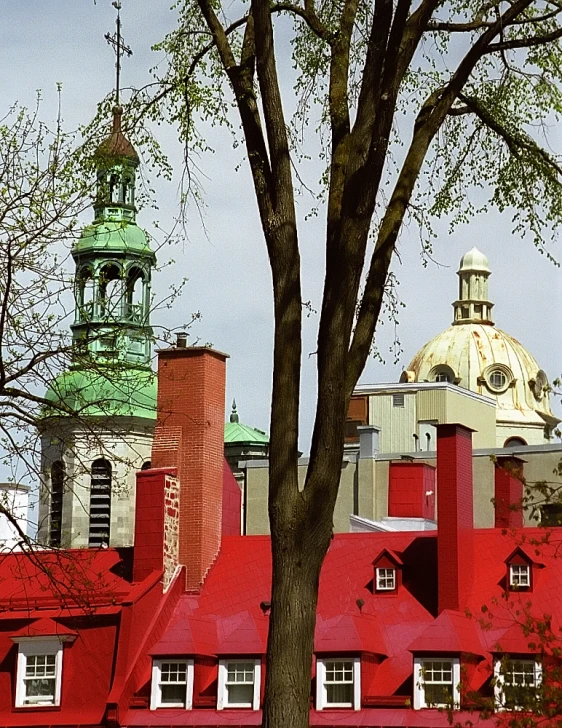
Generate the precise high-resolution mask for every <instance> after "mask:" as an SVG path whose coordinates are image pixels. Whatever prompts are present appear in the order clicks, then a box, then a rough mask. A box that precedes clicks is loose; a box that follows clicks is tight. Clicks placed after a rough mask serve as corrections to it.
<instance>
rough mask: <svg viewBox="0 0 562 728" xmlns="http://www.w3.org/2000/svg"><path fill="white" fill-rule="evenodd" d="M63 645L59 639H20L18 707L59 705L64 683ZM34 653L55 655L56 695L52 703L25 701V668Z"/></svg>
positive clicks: (17, 678) (16, 703)
mask: <svg viewBox="0 0 562 728" xmlns="http://www.w3.org/2000/svg"><path fill="white" fill-rule="evenodd" d="M62 646H63V643H62V641H61V640H59V639H50V640H49V639H39V638H32V639H29V640H21V641H18V659H17V668H16V669H17V676H16V700H15V707H16V708H32V709H33V708H42V707H45V706H55V707H57V706H59V705H60V697H61V684H62ZM34 655H54V656H55V695H54V700H53V702H52V703H42V702H37V703H26V702H25V679H24V678H25V670H26V666H27V658H28V657H32V656H34Z"/></svg>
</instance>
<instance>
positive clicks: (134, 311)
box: [125, 268, 145, 324]
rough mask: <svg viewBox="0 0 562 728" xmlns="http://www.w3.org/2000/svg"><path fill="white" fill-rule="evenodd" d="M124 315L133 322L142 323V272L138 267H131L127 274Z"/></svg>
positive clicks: (143, 313)
mask: <svg viewBox="0 0 562 728" xmlns="http://www.w3.org/2000/svg"><path fill="white" fill-rule="evenodd" d="M125 306H126V315H127V318H128V319H129V320H130V321H132V322H133V323H138V324H142V323H143V322H144V318H145V312H144V274H143V272H142V270H140V269H139V268H131V270H130V271H129V274H128V275H127V294H126V304H125Z"/></svg>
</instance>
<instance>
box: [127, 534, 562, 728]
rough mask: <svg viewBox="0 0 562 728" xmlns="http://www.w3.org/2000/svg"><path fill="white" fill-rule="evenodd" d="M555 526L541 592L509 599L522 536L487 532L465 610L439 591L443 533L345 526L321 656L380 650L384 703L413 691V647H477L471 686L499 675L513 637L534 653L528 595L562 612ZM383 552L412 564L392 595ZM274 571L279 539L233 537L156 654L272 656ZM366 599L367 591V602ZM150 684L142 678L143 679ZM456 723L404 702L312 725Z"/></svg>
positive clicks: (132, 718) (478, 544)
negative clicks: (377, 566)
mask: <svg viewBox="0 0 562 728" xmlns="http://www.w3.org/2000/svg"><path fill="white" fill-rule="evenodd" d="M559 531H560V536H558V535H557V534H558V532H559ZM553 533H554V537H553V538H551V543H547V544H538V545H536V546H535V545H532V546H529V545H528V546H527V549H531V548H532V549H533V550H538V551H539V552H540V558H539V557H538V556H537V555H536V554H535V561H537V562H540V563H541V564H544V565H545V566H544V568H542V569H541V570H540V572H541V573H540V574H539V576H538V577H537V578H535V580H534V590H533V593H532V594H529V593H516V592H511V593H510V597H509V599H508V600H506V599H505V598H503V597H502V595H504V588H505V574H506V564H505V560H506V559H507V558H508V556H509V555H510V554H511V553H512V552H513V551H514V549H515V548H516V546H517V545H518V544H519V543H520V541H521V536H520V535H517V534H512V533H508V534H506V533H505V532H504V531H502V530H501V529H487V530H476V531H475V532H474V537H475V538H474V544H475V575H474V582H473V591H472V595H471V597H470V599H469V600H468V602H467V604H466V612H463V613H460V612H452V611H449V610H444V611H443V612H442V613H441V614H439V615H438V614H437V609H436V606H437V605H436V599H435V594H434V592H435V586H436V578H435V576H436V571H437V560H436V548H435V546H436V534H435V532H420V533H350V534H336V535H335V536H334V538H333V540H332V543H331V545H330V549H329V552H328V555H327V557H326V560H325V563H324V567H323V570H322V575H321V583H320V592H319V605H318V617H317V624H316V633H315V646H314V649H315V653H316V654H319V655H321V654H324V655H327V654H332V655H337V654H361V655H362V654H372V655H375V656H377V658H376V659H377V660H380V664H377V665H376V669H375V670H374V674H372V675H367V672H365V678H364V680H365V681H366V682H367V683H368V685H363V689H364V691H366V692H367V693H368V696H369V700H372V702H373V703H374V704H376V702H377V700H378V701H379V702H380V703H381V704H383V703H384V700H392V698H393V697H395V696H399V695H403V694H405V693H406V692H407V691H408V689H410V690H411V688H407V687H406V688H405V687H404V686H405V685H407V684H408V682H407V681H408V680H410V683H411V679H412V674H413V657H414V653H415V654H426V653H429V654H431V653H433V654H467V655H469V656H470V657H471V659H473V661H474V669H473V672H472V673H471V676H470V679H469V684H470V686H471V688H473V689H479V688H480V687H482V685H484V683H486V681H487V680H488V679H489V678H490V676H491V674H492V660H493V657H492V654H493V653H494V652H496V651H497V648H498V645H501V643H502V641H505V647H504V650H505V651H508V650H513V649H514V648H517V650H516V651H517V652H518V653H525V652H529V647H528V643H529V640H530V639H532V636H531V637H529V638H527V637H526V636H525V635H524V634H523V632H522V631H521V628H520V626H519V625H518V624H517V616H516V615H517V611H518V609H519V607H520V605H521V604H525V603H527V602H529V601H530V602H531V603H536V604H537V605H538V607H537V609H536V610H535V609H534V608H531V612H532V613H533V614H534V615H535V616H536V617H538V618H540V617H541V616H542V615H543V613H544V612H550V613H551V614H552V615H553V623H554V624H558V623H559V622H560V619H561V618H562V599H561V598H560V593H561V592H560V587H561V586H562V560H560V559H558V558H557V557H556V550H557V547H558V546H559V543H558V542H559V541H560V538H561V537H562V529H554V531H553ZM544 535H545V532H544V529H543V530H541V529H525V539H526V540H527V543H528V544H532V541H533V539H536V540H537V542H538V541H541V540H543V539H544ZM383 549H387V550H389V551H391V552H393V553H395V554H396V557H397V559H398V560H399V561H400V562H402V563H403V583H402V585H401V586H400V587H399V588H398V591H397V593H388V594H384V593H382V594H381V593H376V592H375V591H374V589H373V565H372V563H373V559H375V558H376V557H377V556H378V555H379V554H380V553H381V551H382V550H383ZM270 569H271V556H270V541H269V538H268V537H266V536H242V537H225V538H224V539H223V545H222V550H221V553H220V555H219V557H218V558H217V560H216V562H215V564H214V566H213V567H212V569H211V571H210V573H209V575H208V577H207V580H206V582H205V584H204V586H203V587H202V589H201V592H200V593H199V594H197V595H185V596H180V597H179V600H178V603H177V605H176V607H175V610H174V613H173V615H172V617H171V619H170V621H169V623H168V626H167V627H166V628H164V630H163V634H162V636H161V638H160V640H159V642H158V643H157V644H155V645H154V646H153V647H152V648H151V650H150V653H151V655H153V656H157V655H158V654H160V655H168V654H175V655H180V654H181V655H184V656H190V655H192V656H196V655H215V656H216V657H220V656H225V655H228V656H236V655H240V656H242V655H254V656H256V657H259V656H263V655H264V654H265V645H266V638H267V628H268V621H269V616H268V614H269V613H268V610H267V609H262V608H261V607H260V603H261V602H264V601H267V600H268V599H269V589H270ZM358 599H361V600H363V603H362V604H361V605H358V603H357V600H358ZM492 605H493V608H492ZM490 611H493V619H491V618H490V614H489V612H490ZM520 614H521V612H520ZM555 629H556V628H555ZM362 680H363V678H362ZM141 687H142V685H141V683H140V682H139V683H138V684H137V686H136V688H137V689H140V688H141ZM405 702H406V701H403V703H405ZM447 720H448V719H447V716H446V713H444V712H439V711H434V710H421V711H414V710H413V709H412V708H409V707H406V706H405V705H404V704H403V705H402V707H389V708H385V707H363V708H362V709H361V710H360V711H346V710H338V711H334V710H324V711H316V710H314V709H313V710H311V718H310V722H311V725H341V726H367V725H377V726H402V725H404V726H412V727H416V728H423V727H424V726H427V727H428V728H429V727H430V726H443V728H445V726H447V725H448V723H447ZM455 720H457V715H455ZM470 720H471V721H472V723H473V724H474V725H475V726H482V728H484V726H486V727H487V726H492V725H495V722H494V719H493V718H491V719H486V720H485V719H480V718H479V717H478V716H477V715H475V714H472V715H470ZM124 721H125V723H126V724H127V725H131V726H140V725H143V726H149V725H151V726H157V725H158V726H163V725H186V726H187V725H200V726H203V725H204V726H214V725H216V726H222V725H236V726H246V725H247V726H252V725H259V724H260V721H261V712H260V711H237V710H228V711H216V710H210V709H207V710H204V711H202V710H200V709H197V708H194V709H193V710H191V711H179V714H178V712H177V711H176V712H174V711H169V710H165V709H158V710H157V711H150V710H129V711H128V712H127V713H126V716H125V718H124Z"/></svg>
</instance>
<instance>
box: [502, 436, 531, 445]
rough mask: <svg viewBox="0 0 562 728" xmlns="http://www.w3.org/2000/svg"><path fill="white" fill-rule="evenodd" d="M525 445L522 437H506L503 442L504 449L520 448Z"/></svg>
mask: <svg viewBox="0 0 562 728" xmlns="http://www.w3.org/2000/svg"><path fill="white" fill-rule="evenodd" d="M526 444H527V443H526V442H525V440H524V439H523V438H522V437H508V438H507V440H506V441H505V442H504V444H503V446H504V447H522V446H524V445H526Z"/></svg>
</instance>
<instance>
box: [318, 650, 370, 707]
mask: <svg viewBox="0 0 562 728" xmlns="http://www.w3.org/2000/svg"><path fill="white" fill-rule="evenodd" d="M316 708H317V710H326V709H329V708H348V709H349V708H351V709H352V710H359V709H360V708H361V660H360V659H359V657H345V658H337V659H334V658H332V657H330V658H324V659H320V658H318V659H317V660H316Z"/></svg>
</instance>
